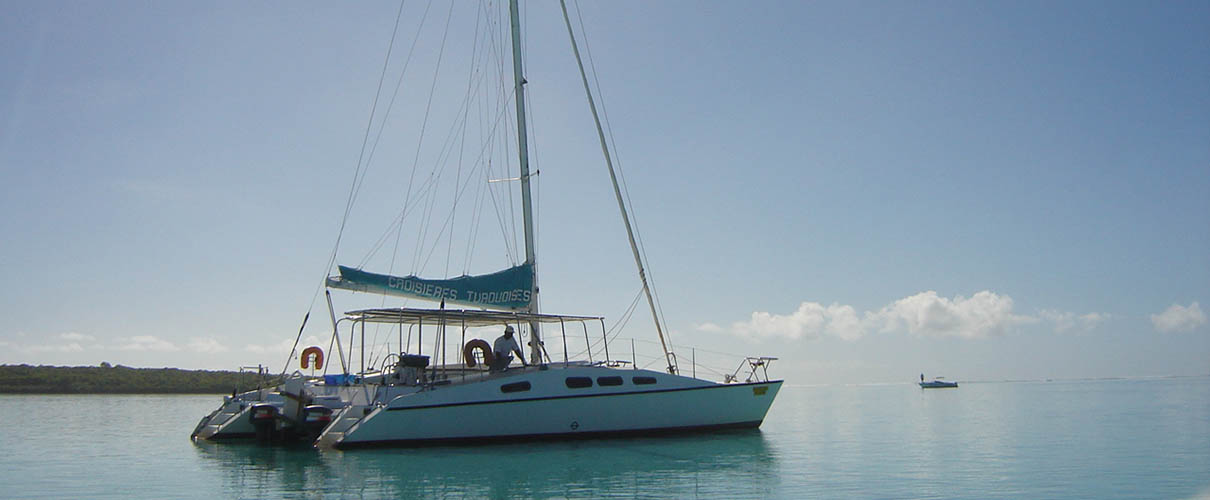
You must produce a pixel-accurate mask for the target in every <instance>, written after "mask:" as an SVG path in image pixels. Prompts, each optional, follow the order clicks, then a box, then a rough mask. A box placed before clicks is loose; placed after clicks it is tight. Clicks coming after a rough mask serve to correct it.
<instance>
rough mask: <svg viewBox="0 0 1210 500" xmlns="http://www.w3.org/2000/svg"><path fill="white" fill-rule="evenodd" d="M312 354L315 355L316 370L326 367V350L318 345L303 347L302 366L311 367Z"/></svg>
mask: <svg viewBox="0 0 1210 500" xmlns="http://www.w3.org/2000/svg"><path fill="white" fill-rule="evenodd" d="M311 356H315V369H316V370H318V369H320V368H323V367H324V351H323V349H320V348H319V347H317V346H311V347H308V348H306V349H303V352H302V356H300V357H301V358H302V367H303V368H310V367H311V366H310V365H311Z"/></svg>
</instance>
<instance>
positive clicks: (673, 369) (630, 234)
mask: <svg viewBox="0 0 1210 500" xmlns="http://www.w3.org/2000/svg"><path fill="white" fill-rule="evenodd" d="M514 5H515V0H514ZM559 6H561V7H562V8H563V21H565V22H566V23H567V36H569V37H571V50H572V52H574V53H575V55H576V64H577V65H579V66H580V78H581V79H582V80H583V81H584V93H585V95H587V96H588V107H589V108H590V109H591V110H592V120H593V121H594V122H596V124H597V137H598V138H599V139H600V140H601V152H603V153H605V166H607V167H609V180H610V181H612V182H613V194H614V196H615V197H617V199H618V209H619V210H621V211H622V222H623V223H624V224H625V225H626V237H627V238H629V239H630V251H631V252H632V253H634V264H635V266H637V267H638V268H639V281H640V282H642V283H643V293H644V294H645V295H647V305H648V306H649V307H650V308H651V317H652V318H653V319H655V331H656V333H658V334H659V336H660V346H661V347H663V348H664V360H665V361H667V362H668V373H671V374H673V375H676V374H677V371H678V370H677V366H676V358H675V357H673V355H672V352H671V351H669V350H668V343H667V342H666V341H665V340H664V328H663V326H662V322H661V321H660V315H659V313H658V312H657V310H656V308H655V299H653V298H652V296H651V287H649V286H648V285H647V271H646V270H645V269H643V259H642V257H641V256H640V254H639V246H638V244H636V243H635V241H634V230H633V229H631V227H630V215H629V214H627V212H626V203H624V202H623V201H622V190H621V188H619V187H618V176H617V174H615V173H614V169H613V158H612V157H611V156H610V155H609V146H608V145H607V143H606V142H605V129H604V128H602V127H601V118H600V116H598V115H597V104H596V101H594V100H593V98H592V90H591V89H590V88H589V86H588V74H587V73H585V72H584V62H583V61H582V60H580V47H579V46H578V45H577V44H576V35H575V33H574V32H573V31H572V29H571V18H570V17H568V16H567V2H565V1H564V0H559ZM535 286H536V285H535Z"/></svg>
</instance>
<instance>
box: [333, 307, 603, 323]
mask: <svg viewBox="0 0 1210 500" xmlns="http://www.w3.org/2000/svg"><path fill="white" fill-rule="evenodd" d="M345 318H346V319H350V320H353V321H365V322H368V323H391V324H407V325H416V324H422V323H423V324H428V325H433V324H437V323H441V322H445V324H447V325H465V326H468V327H478V326H495V325H506V324H510V323H529V322H536V323H565V322H569V321H570V322H583V321H602V320H604V319H605V318H603V317H599V316H567V315H561V314H537V313H524V312H512V311H484V310H475V309H471V310H467V309H415V308H409V307H401V308H390V309H361V310H357V311H348V312H346V313H345Z"/></svg>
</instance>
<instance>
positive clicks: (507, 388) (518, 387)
mask: <svg viewBox="0 0 1210 500" xmlns="http://www.w3.org/2000/svg"><path fill="white" fill-rule="evenodd" d="M528 390H529V382H513V383H511V384H504V385H502V386H500V392H503V393H505V394H507V393H510V392H524V391H528Z"/></svg>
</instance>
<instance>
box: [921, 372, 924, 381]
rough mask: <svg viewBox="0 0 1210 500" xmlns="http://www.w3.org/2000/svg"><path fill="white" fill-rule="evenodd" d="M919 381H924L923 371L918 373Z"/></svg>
mask: <svg viewBox="0 0 1210 500" xmlns="http://www.w3.org/2000/svg"><path fill="white" fill-rule="evenodd" d="M920 381H921V382H924V374H923V373H921V374H920Z"/></svg>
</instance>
